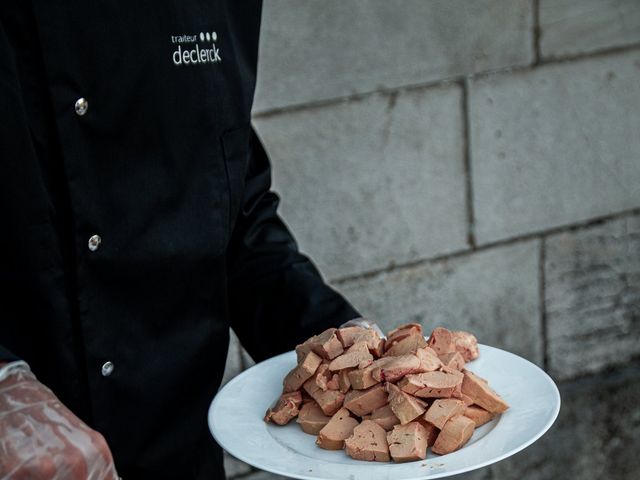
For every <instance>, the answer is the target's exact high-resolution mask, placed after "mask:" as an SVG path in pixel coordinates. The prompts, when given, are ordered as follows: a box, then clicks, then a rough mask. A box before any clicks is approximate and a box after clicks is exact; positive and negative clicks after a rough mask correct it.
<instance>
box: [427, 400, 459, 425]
mask: <svg viewBox="0 0 640 480" xmlns="http://www.w3.org/2000/svg"><path fill="white" fill-rule="evenodd" d="M466 408H467V406H466V405H465V404H464V402H463V401H462V400H456V399H453V398H439V399H438V400H436V401H434V402H433V404H431V406H430V407H429V409H428V410H427V413H425V414H424V419H425V420H426V421H427V422H429V423H431V424H433V425H434V426H435V427H437V428H439V429H440V430H442V428H443V427H444V424H445V423H447V420H449V419H450V418H451V417H454V416H456V415H462V414H463V413H464V411H465V410H466Z"/></svg>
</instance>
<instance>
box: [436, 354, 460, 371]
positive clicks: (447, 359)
mask: <svg viewBox="0 0 640 480" xmlns="http://www.w3.org/2000/svg"><path fill="white" fill-rule="evenodd" d="M438 358H440V361H441V362H442V364H443V365H444V366H446V367H449V368H453V369H454V370H458V371H459V370H462V369H463V368H464V364H465V362H464V358H463V357H462V355H460V352H452V353H445V354H444V355H440V356H439V357H438Z"/></svg>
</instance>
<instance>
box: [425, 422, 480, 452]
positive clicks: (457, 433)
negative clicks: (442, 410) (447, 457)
mask: <svg viewBox="0 0 640 480" xmlns="http://www.w3.org/2000/svg"><path fill="white" fill-rule="evenodd" d="M474 428H475V423H473V420H471V419H470V418H467V417H465V416H464V415H457V416H455V417H453V418H451V419H450V420H449V421H448V422H447V423H445V425H444V428H443V429H442V430H440V433H439V434H438V438H436V443H434V444H433V447H432V450H433V453H437V454H439V455H444V454H446V453H451V452H455V451H456V450H458V449H459V448H462V446H463V445H464V444H465V443H467V442H468V441H469V439H470V438H471V435H473V429H474Z"/></svg>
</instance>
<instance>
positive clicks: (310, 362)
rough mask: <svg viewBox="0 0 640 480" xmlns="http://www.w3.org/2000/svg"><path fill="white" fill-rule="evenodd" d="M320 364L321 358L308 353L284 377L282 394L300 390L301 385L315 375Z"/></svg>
mask: <svg viewBox="0 0 640 480" xmlns="http://www.w3.org/2000/svg"><path fill="white" fill-rule="evenodd" d="M320 363H322V358H320V356H319V355H317V354H315V353H314V352H308V353H307V354H306V355H305V357H304V359H303V360H302V362H300V364H298V365H297V366H296V367H295V368H294V369H293V370H291V371H290V372H289V373H288V374H287V376H286V377H284V381H283V382H282V383H283V386H284V389H283V390H284V392H285V393H289V392H295V391H296V390H300V387H302V384H303V383H304V382H306V381H307V380H309V379H310V378H311V376H312V375H313V374H314V373H316V370H317V369H318V367H319V366H320Z"/></svg>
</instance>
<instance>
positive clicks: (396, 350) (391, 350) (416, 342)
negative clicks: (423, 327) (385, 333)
mask: <svg viewBox="0 0 640 480" xmlns="http://www.w3.org/2000/svg"><path fill="white" fill-rule="evenodd" d="M426 345H427V341H426V340H425V339H424V336H423V335H422V333H414V334H412V335H408V336H406V337H404V338H402V339H401V340H397V341H395V342H393V344H391V345H389V347H388V348H387V350H386V351H385V352H384V356H385V357H392V356H398V355H406V354H408V353H415V352H416V350H417V349H419V348H422V347H425V346H426Z"/></svg>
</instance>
